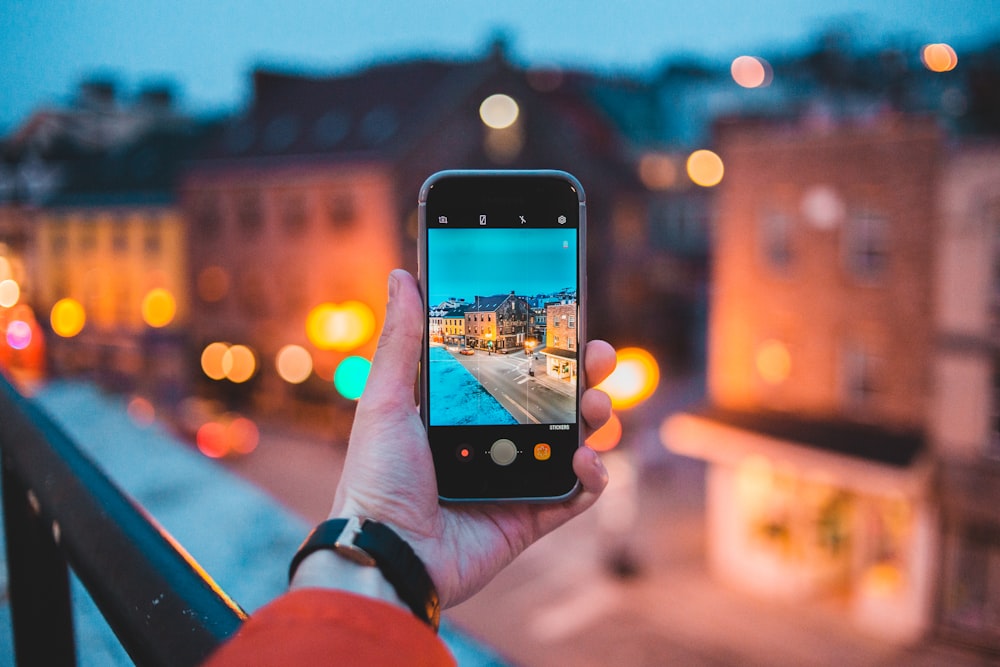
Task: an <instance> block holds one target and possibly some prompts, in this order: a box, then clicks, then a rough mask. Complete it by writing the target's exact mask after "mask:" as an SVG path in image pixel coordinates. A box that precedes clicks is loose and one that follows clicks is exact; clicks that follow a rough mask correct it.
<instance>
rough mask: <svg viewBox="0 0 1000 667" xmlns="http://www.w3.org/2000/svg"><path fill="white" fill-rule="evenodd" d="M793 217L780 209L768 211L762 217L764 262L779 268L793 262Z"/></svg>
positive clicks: (762, 252) (761, 240)
mask: <svg viewBox="0 0 1000 667" xmlns="http://www.w3.org/2000/svg"><path fill="white" fill-rule="evenodd" d="M791 231H792V221H791V218H790V217H789V216H788V215H786V214H785V213H782V212H780V211H767V212H765V213H764V214H763V215H762V216H761V219H760V250H761V255H762V256H763V258H764V262H765V263H766V264H767V265H768V266H769V267H771V268H773V269H777V270H784V269H787V268H788V266H789V265H790V264H791V263H792V242H791Z"/></svg>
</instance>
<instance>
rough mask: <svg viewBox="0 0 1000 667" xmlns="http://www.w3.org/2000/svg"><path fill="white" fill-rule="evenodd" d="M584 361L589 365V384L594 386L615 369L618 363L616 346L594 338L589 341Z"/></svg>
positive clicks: (587, 369)
mask: <svg viewBox="0 0 1000 667" xmlns="http://www.w3.org/2000/svg"><path fill="white" fill-rule="evenodd" d="M584 360H585V361H584V363H585V364H586V365H587V368H586V373H587V376H586V377H587V386H589V387H593V386H595V385H598V384H600V383H601V382H603V381H604V379H605V378H606V377H608V376H609V375H611V371H613V370H615V365H617V363H618V358H617V355H616V354H615V348H613V347H611V344H610V343H607V342H605V341H603V340H592V341H590V342H589V343H587V350H586V354H585V355H584Z"/></svg>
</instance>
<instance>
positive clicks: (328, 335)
mask: <svg viewBox="0 0 1000 667" xmlns="http://www.w3.org/2000/svg"><path fill="white" fill-rule="evenodd" d="M374 333H375V313H373V312H372V309H371V308H369V307H368V306H367V305H366V304H364V303H361V302H360V301H345V302H344V303H342V304H334V303H321V304H319V305H318V306H316V307H315V308H313V309H312V310H311V311H309V315H308V316H307V317H306V336H308V338H309V341H310V342H311V343H312V344H313V345H315V346H316V347H318V348H319V349H321V350H338V351H341V352H346V351H348V350H353V349H354V348H356V347H358V346H360V345H364V344H365V343H367V342H368V341H369V340H371V337H372V335H373V334H374Z"/></svg>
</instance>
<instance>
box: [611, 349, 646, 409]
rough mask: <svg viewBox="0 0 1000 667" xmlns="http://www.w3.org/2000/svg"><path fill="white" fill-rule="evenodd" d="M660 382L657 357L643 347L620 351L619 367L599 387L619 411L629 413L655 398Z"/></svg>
mask: <svg viewBox="0 0 1000 667" xmlns="http://www.w3.org/2000/svg"><path fill="white" fill-rule="evenodd" d="M659 383H660V367H659V364H657V363H656V359H654V358H653V355H652V354H650V353H649V352H647V351H646V350H644V349H642V348H640V347H626V348H624V349H621V350H619V351H618V365H617V366H616V367H615V370H614V372H613V373H611V375H609V376H608V377H607V379H605V380H604V382H602V383H600V384H599V385H597V388H598V389H600V390H602V391H604V392H605V393H607V395H608V396H609V397H610V398H611V406H612V407H613V408H614V409H615V410H627V409H628V408H631V407H634V406H636V405H638V404H639V403H641V402H643V401H644V400H646V399H647V398H649V397H650V396H652V395H653V392H654V391H656V387H657V385H659Z"/></svg>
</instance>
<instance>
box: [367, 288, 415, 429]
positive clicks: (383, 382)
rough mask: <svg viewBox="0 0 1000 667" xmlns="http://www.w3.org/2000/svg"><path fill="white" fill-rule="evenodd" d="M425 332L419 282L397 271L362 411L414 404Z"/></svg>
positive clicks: (390, 290) (390, 291)
mask: <svg viewBox="0 0 1000 667" xmlns="http://www.w3.org/2000/svg"><path fill="white" fill-rule="evenodd" d="M423 331H424V314H423V302H422V300H421V297H420V290H419V289H418V288H417V281H416V280H414V278H413V276H411V275H410V274H409V273H407V272H406V271H403V270H402V269H396V270H395V271H393V272H392V273H390V274H389V303H388V304H387V305H386V309H385V324H383V326H382V333H381V335H380V336H379V341H378V347H377V348H376V350H375V357H374V358H373V359H372V368H371V372H370V373H369V375H368V384H367V385H366V386H365V391H364V394H362V397H361V401H360V403H359V405H358V409H359V410H361V409H364V408H365V406H369V405H384V403H385V401H398V400H403V401H406V402H408V403H409V404H410V405H412V404H413V382H414V380H415V379H416V377H417V367H418V364H419V362H420V342H421V340H422V338H423Z"/></svg>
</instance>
